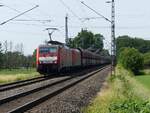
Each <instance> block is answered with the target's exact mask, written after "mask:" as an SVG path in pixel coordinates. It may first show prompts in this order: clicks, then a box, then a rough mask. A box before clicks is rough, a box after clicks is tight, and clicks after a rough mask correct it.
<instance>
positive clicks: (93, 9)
mask: <svg viewBox="0 0 150 113" xmlns="http://www.w3.org/2000/svg"><path fill="white" fill-rule="evenodd" d="M81 3H82V4H83V5H85V6H86V7H88V8H89V9H90V10H92V11H93V12H95V13H96V14H97V15H99V16H101V17H102V18H104V19H105V20H106V21H108V22H112V21H111V20H109V19H108V18H106V17H105V16H103V15H102V14H100V13H99V12H97V11H96V10H94V9H93V8H91V7H90V6H88V5H87V4H85V3H84V2H83V1H81Z"/></svg>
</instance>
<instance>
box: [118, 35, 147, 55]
mask: <svg viewBox="0 0 150 113" xmlns="http://www.w3.org/2000/svg"><path fill="white" fill-rule="evenodd" d="M122 47H130V48H132V47H133V48H135V49H138V50H139V51H140V52H141V53H146V52H148V51H149V50H150V40H143V39H141V38H132V37H130V36H127V35H125V36H119V37H118V38H117V55H118V54H119V50H120V49H121V48H122Z"/></svg>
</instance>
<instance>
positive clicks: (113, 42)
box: [106, 0, 116, 74]
mask: <svg viewBox="0 0 150 113" xmlns="http://www.w3.org/2000/svg"><path fill="white" fill-rule="evenodd" d="M106 3H111V59H112V62H111V65H112V70H114V74H115V69H113V68H114V67H115V65H116V38H115V1H114V0H112V1H107V2H106Z"/></svg>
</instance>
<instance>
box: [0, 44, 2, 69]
mask: <svg viewBox="0 0 150 113" xmlns="http://www.w3.org/2000/svg"><path fill="white" fill-rule="evenodd" d="M2 51H3V50H2V44H1V43H0V68H2V66H3V53H2Z"/></svg>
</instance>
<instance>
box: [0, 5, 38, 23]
mask: <svg viewBox="0 0 150 113" xmlns="http://www.w3.org/2000/svg"><path fill="white" fill-rule="evenodd" d="M37 7H39V5H36V6H35V7H33V8H31V9H29V10H27V11H25V12H23V13H21V14H19V15H17V16H15V17H13V18H10V19H8V20H6V21H4V22H2V23H1V24H0V25H4V24H6V23H7V22H9V21H11V20H14V19H15V18H17V17H20V16H22V15H24V14H25V13H27V12H29V11H31V10H33V9H35V8H37Z"/></svg>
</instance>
